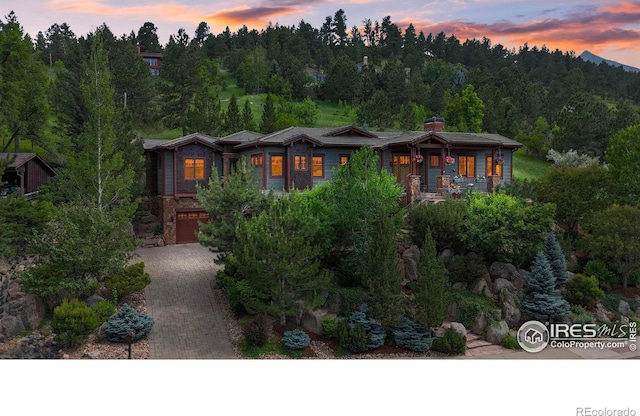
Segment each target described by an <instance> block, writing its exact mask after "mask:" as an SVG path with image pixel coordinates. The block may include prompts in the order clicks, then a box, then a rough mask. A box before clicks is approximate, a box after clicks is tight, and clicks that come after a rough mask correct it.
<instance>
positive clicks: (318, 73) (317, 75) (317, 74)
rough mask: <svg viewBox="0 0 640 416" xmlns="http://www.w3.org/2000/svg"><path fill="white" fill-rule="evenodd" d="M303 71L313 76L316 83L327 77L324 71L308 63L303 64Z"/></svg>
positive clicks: (320, 82)
mask: <svg viewBox="0 0 640 416" xmlns="http://www.w3.org/2000/svg"><path fill="white" fill-rule="evenodd" d="M304 73H305V74H307V75H308V76H310V77H311V78H313V82H314V83H316V84H323V83H324V82H325V81H326V79H327V75H326V74H325V73H324V71H322V70H320V69H317V68H313V67H310V66H308V65H305V67H304Z"/></svg>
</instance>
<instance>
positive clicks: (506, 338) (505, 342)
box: [502, 334, 521, 350]
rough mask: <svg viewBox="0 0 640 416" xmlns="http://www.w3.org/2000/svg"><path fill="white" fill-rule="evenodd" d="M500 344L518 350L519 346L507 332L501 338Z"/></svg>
mask: <svg viewBox="0 0 640 416" xmlns="http://www.w3.org/2000/svg"><path fill="white" fill-rule="evenodd" d="M502 346H503V347H505V348H509V349H510V350H519V349H520V348H521V347H520V344H519V343H518V341H517V340H516V339H515V338H514V337H512V336H511V335H509V334H507V335H505V336H504V338H502Z"/></svg>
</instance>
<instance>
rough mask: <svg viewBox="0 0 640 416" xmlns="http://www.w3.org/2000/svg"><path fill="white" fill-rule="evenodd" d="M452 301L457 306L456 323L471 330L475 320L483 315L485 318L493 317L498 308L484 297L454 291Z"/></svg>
mask: <svg viewBox="0 0 640 416" xmlns="http://www.w3.org/2000/svg"><path fill="white" fill-rule="evenodd" d="M452 298H453V301H454V302H455V303H456V304H457V305H458V321H460V322H461V323H462V324H463V325H464V326H465V327H468V328H471V327H473V326H475V324H476V318H477V317H478V316H480V315H483V316H485V317H487V318H491V317H493V316H494V311H495V310H496V309H499V307H498V306H497V305H496V304H494V303H493V302H491V300H489V299H487V298H486V297H485V296H482V295H476V294H475V293H471V292H467V291H461V290H454V291H452Z"/></svg>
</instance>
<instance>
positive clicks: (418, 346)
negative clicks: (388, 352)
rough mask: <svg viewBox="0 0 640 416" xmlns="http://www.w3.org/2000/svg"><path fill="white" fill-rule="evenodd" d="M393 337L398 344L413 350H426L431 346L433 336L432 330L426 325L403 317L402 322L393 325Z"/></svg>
mask: <svg viewBox="0 0 640 416" xmlns="http://www.w3.org/2000/svg"><path fill="white" fill-rule="evenodd" d="M392 331H393V339H394V341H395V343H396V345H397V346H399V347H401V348H406V349H408V350H411V351H416V352H425V351H428V350H429V348H431V344H433V340H434V339H433V337H432V336H431V330H430V329H429V328H427V327H426V326H424V325H421V324H418V323H415V322H413V321H411V320H410V319H409V318H406V317H404V316H403V317H402V318H400V322H398V324H396V325H394V326H393V327H392Z"/></svg>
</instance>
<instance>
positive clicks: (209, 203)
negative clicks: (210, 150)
mask: <svg viewBox="0 0 640 416" xmlns="http://www.w3.org/2000/svg"><path fill="white" fill-rule="evenodd" d="M196 189H197V192H198V201H200V204H201V205H202V208H203V209H204V210H205V211H207V213H208V214H209V217H210V218H211V221H209V222H206V223H202V224H200V229H199V231H198V240H200V244H202V245H203V246H206V247H215V248H216V249H217V251H219V252H221V253H222V256H221V260H224V257H225V256H226V255H227V254H228V253H230V252H231V251H232V249H233V245H234V243H235V241H236V228H237V227H238V225H239V223H241V222H242V221H244V220H246V219H247V218H248V217H250V216H251V215H257V214H259V213H260V212H262V210H263V209H264V208H265V207H266V206H267V204H268V198H267V196H265V195H264V194H263V193H262V192H261V191H260V189H258V187H257V186H256V184H255V179H254V176H253V172H252V171H251V170H249V168H248V166H247V163H246V160H244V159H242V160H241V161H240V163H239V164H238V167H237V168H236V169H232V170H231V173H230V174H229V175H226V176H225V177H224V179H220V177H219V176H218V170H217V169H213V172H212V174H211V178H210V179H209V183H208V185H207V186H201V185H199V184H197V185H196Z"/></svg>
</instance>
